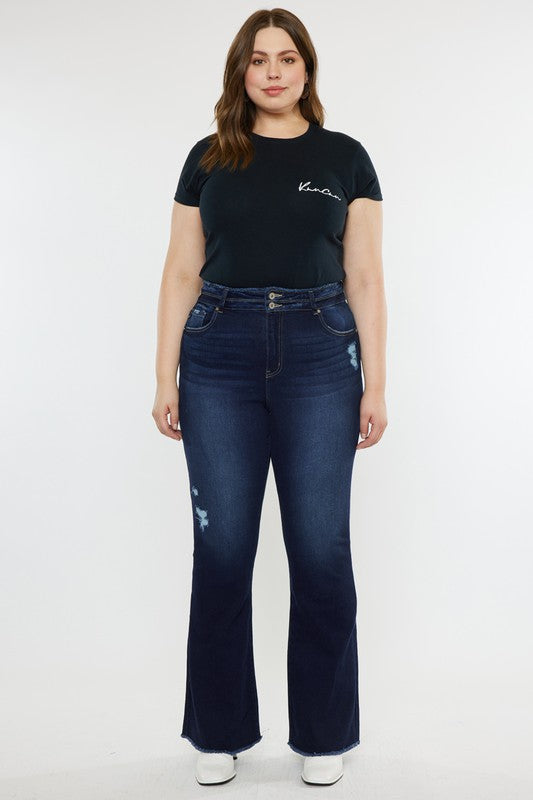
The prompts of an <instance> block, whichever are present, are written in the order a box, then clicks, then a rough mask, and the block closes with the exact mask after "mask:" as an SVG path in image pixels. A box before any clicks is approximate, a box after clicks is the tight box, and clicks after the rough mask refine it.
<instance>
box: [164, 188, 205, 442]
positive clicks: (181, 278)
mask: <svg viewBox="0 0 533 800" xmlns="http://www.w3.org/2000/svg"><path fill="white" fill-rule="evenodd" d="M204 262H205V237H204V233H203V229H202V220H201V217H200V209H199V207H198V206H188V205H184V204H183V203H178V202H177V201H174V206H173V209H172V219H171V230H170V242H169V246H168V251H167V256H166V259H165V265H164V268H163V277H162V280H161V289H160V292H159V305H158V314H157V354H156V379H157V392H156V397H155V401H154V407H153V409H152V416H153V418H154V419H155V422H156V424H157V427H158V428H159V430H160V431H161V433H164V434H165V435H166V436H170V437H171V438H173V439H180V440H181V432H180V431H178V429H177V428H178V421H179V420H178V387H177V382H176V378H177V371H178V365H179V361H180V351H181V336H182V332H183V326H184V325H185V322H186V320H187V317H188V315H189V311H190V310H191V308H192V307H193V305H194V303H195V302H196V299H197V297H198V295H199V294H200V291H201V288H202V279H201V278H200V277H199V273H200V270H201V269H202V266H203V265H204ZM168 414H170V424H169V421H168V417H167V415H168Z"/></svg>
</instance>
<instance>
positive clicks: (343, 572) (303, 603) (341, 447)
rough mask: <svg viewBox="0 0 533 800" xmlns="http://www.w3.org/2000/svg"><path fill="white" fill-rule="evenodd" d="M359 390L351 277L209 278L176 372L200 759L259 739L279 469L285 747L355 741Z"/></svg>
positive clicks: (189, 716)
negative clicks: (262, 548) (265, 583)
mask: <svg viewBox="0 0 533 800" xmlns="http://www.w3.org/2000/svg"><path fill="white" fill-rule="evenodd" d="M362 392H363V382H362V376H361V368H360V343H359V336H358V333H357V326H356V322H355V319H354V315H353V313H352V311H351V309H350V307H349V305H348V303H347V301H346V297H345V294H344V291H343V285H342V282H340V281H339V282H335V283H328V284H324V285H322V286H319V287H315V288H312V289H287V288H284V287H278V286H272V287H265V288H263V287H261V288H257V287H243V288H235V287H229V286H224V285H222V284H218V283H212V282H209V281H204V283H203V287H202V290H201V294H200V295H199V297H198V299H197V302H196V303H195V305H194V307H193V308H192V309H191V312H190V314H189V317H188V319H187V321H186V323H185V326H184V329H183V336H182V343H181V361H180V369H179V416H180V427H181V430H182V435H183V439H182V441H183V446H184V452H185V458H186V462H187V469H188V473H189V481H190V498H191V507H192V518H193V526H194V549H193V567H192V591H191V603H190V618H189V633H188V640H187V678H186V681H187V683H186V691H185V709H184V717H183V728H182V734H181V735H182V736H183V737H184V738H186V739H187V740H188V741H190V742H191V744H193V745H194V747H196V748H197V749H198V750H201V751H204V752H225V753H231V754H235V753H238V752H241V751H242V750H246V749H247V748H249V747H252V746H253V745H254V744H256V743H257V742H258V741H259V740H260V739H261V738H262V734H261V732H260V728H259V709H258V698H257V687H256V678H255V672H254V656H253V644H252V574H253V566H254V560H255V555H256V550H257V543H258V534H259V523H260V517H261V508H262V504H263V497H264V491H265V484H266V480H267V475H268V470H269V464H270V460H272V467H273V471H274V477H275V483H276V489H277V493H278V497H279V503H280V511H281V520H282V526H283V539H284V544H285V548H286V553H287V558H288V564H289V574H290V614H289V636H288V647H287V689H288V698H289V702H288V717H289V739H288V742H287V744H288V745H289V747H290V748H292V750H294V751H295V752H297V753H301V754H302V755H325V754H328V755H329V754H331V755H332V754H337V753H343V752H345V751H346V750H349V749H351V748H352V747H355V746H356V745H357V744H359V696H358V659H357V633H356V608H357V599H356V591H355V581H354V574H353V569H352V556H351V546H350V496H351V480H352V472H353V465H354V458H355V453H356V449H355V448H356V445H357V442H358V436H359V407H360V401H361V395H362Z"/></svg>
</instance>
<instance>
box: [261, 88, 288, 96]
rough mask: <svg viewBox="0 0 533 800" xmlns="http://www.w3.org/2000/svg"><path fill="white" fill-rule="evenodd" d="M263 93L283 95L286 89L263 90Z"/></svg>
mask: <svg viewBox="0 0 533 800" xmlns="http://www.w3.org/2000/svg"><path fill="white" fill-rule="evenodd" d="M263 91H264V92H266V93H267V94H271V95H273V96H274V95H276V94H281V92H283V91H285V87H282V88H281V89H263Z"/></svg>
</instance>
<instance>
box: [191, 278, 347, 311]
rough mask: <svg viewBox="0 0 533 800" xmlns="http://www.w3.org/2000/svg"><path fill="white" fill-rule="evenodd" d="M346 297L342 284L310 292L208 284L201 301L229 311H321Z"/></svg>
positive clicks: (203, 290)
mask: <svg viewBox="0 0 533 800" xmlns="http://www.w3.org/2000/svg"><path fill="white" fill-rule="evenodd" d="M344 297H345V295H344V288H343V283H342V281H335V282H334V283H324V284H322V286H313V287H312V288H309V289H289V288H287V287H283V286H242V287H234V286H225V285H224V284H222V283H213V282H212V281H206V280H204V282H203V286H202V291H201V293H200V298H203V299H204V300H205V301H206V302H215V301H216V305H217V306H227V307H228V308H259V309H265V310H274V309H278V308H283V307H289V308H320V307H322V306H324V305H326V304H330V303H331V302H332V301H334V300H336V301H337V302H340V301H341V300H342V299H343V298H344Z"/></svg>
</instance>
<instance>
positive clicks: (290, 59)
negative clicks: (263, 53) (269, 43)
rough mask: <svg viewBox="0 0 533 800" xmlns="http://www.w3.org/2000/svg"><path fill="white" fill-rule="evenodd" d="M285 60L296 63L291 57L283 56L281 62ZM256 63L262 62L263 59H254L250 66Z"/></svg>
mask: <svg viewBox="0 0 533 800" xmlns="http://www.w3.org/2000/svg"><path fill="white" fill-rule="evenodd" d="M287 60H288V61H292V62H293V63H294V62H295V61H296V59H295V58H293V57H292V56H285V58H283V59H282V61H287ZM258 61H264V59H263V58H254V60H253V61H252V64H256V63H257V62H258Z"/></svg>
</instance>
